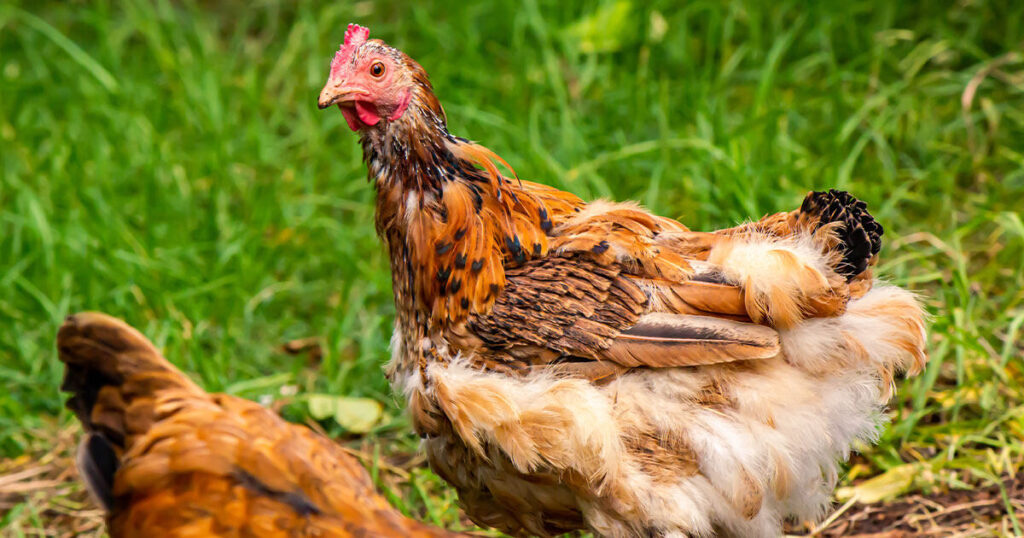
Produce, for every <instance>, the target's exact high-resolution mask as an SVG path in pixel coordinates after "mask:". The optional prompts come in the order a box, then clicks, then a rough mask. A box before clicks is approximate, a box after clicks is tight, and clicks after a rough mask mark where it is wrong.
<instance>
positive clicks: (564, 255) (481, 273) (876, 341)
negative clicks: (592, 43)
mask: <svg viewBox="0 0 1024 538" xmlns="http://www.w3.org/2000/svg"><path fill="white" fill-rule="evenodd" d="M368 37H369V31H368V30H367V29H365V28H362V27H359V26H356V25H350V26H349V27H348V31H347V32H346V34H345V41H344V44H343V45H342V46H341V49H340V50H339V51H338V53H337V54H336V55H335V57H334V60H333V62H332V63H331V69H330V75H329V77H328V80H327V83H326V85H325V86H324V88H323V90H322V92H321V94H320V98H319V105H320V107H321V108H326V107H329V106H331V105H335V104H336V105H338V107H339V108H340V109H341V111H342V113H343V114H344V116H345V119H346V121H347V123H348V125H349V127H350V128H351V129H352V130H353V131H357V132H358V134H359V139H360V143H361V144H362V147H363V156H364V160H365V161H366V164H367V167H368V169H369V177H370V181H371V182H372V183H373V185H374V187H375V188H376V191H377V206H376V226H377V231H378V233H379V234H380V236H381V237H382V239H383V240H384V242H385V243H386V246H387V249H388V251H389V253H390V257H391V269H392V281H393V289H394V294H395V304H396V307H397V316H396V320H395V334H394V338H393V358H392V361H391V363H390V364H389V366H388V375H389V377H390V379H391V381H392V383H393V384H394V386H395V387H396V388H397V389H398V390H400V391H401V392H402V394H404V395H405V396H406V397H407V398H408V402H409V409H410V412H411V415H412V420H413V424H414V426H415V428H416V429H417V431H418V432H419V433H420V434H421V436H422V437H423V439H424V440H423V446H424V448H425V450H426V453H427V455H428V458H429V461H430V463H431V465H432V467H433V469H434V470H435V471H436V472H437V473H438V474H439V475H441V476H442V477H443V478H445V479H446V480H447V481H449V482H450V483H451V484H453V485H454V486H455V487H456V488H457V489H458V491H459V494H460V501H461V503H462V505H463V506H464V508H465V510H466V512H467V514H468V515H469V516H470V517H471V518H473V520H474V521H476V522H477V523H479V524H481V525H488V526H493V527H497V528H499V529H502V530H504V531H507V532H510V533H516V534H538V535H550V534H555V533H559V532H562V531H568V530H573V529H579V528H588V529H590V530H593V531H594V532H596V533H597V534H600V535H605V536H708V535H737V536H777V535H778V534H779V533H780V532H781V530H780V528H781V522H782V520H783V519H784V518H786V517H798V518H807V519H812V518H816V517H820V515H821V514H822V512H823V510H824V509H825V508H826V507H827V505H828V503H829V498H830V495H831V492H832V489H833V487H834V484H835V481H836V475H837V467H836V465H837V461H838V460H840V459H842V458H845V457H846V456H847V455H848V454H849V453H850V450H851V447H852V446H853V444H854V443H855V442H858V441H860V442H870V441H872V440H873V439H875V438H876V436H877V431H878V428H879V427H880V425H881V424H882V422H883V415H882V413H881V412H882V410H883V408H884V405H885V402H886V401H888V399H889V397H890V396H891V385H892V383H893V379H894V376H895V375H896V374H897V373H899V372H904V371H908V370H909V371H911V372H916V371H919V370H920V368H921V366H922V365H923V364H924V361H925V354H924V350H923V347H924V322H923V315H922V310H921V308H920V306H919V305H918V303H917V301H916V299H915V298H914V297H913V296H912V295H911V294H910V293H908V292H906V291H904V290H902V289H899V288H896V287H894V286H891V285H886V284H883V283H880V282H877V281H875V280H874V279H873V277H872V274H871V269H870V267H871V265H872V264H873V261H874V260H875V258H876V255H877V253H878V251H879V248H880V246H881V233H882V229H881V227H880V226H879V225H878V224H877V223H876V222H875V221H874V219H873V218H872V217H871V216H870V214H868V212H867V210H866V206H865V205H864V203H863V202H860V201H858V200H856V199H854V198H853V197H851V196H850V195H848V194H846V193H841V192H836V191H829V192H815V193H811V194H809V195H808V196H807V198H806V199H805V201H804V204H803V206H802V207H801V208H800V209H798V210H796V211H792V212H788V213H778V214H775V215H770V216H767V217H765V218H763V219H761V220H760V221H758V222H755V223H750V224H747V225H743V226H739V227H736V228H730V229H727V230H720V231H717V232H712V233H701V232H693V231H690V230H689V229H687V228H686V227H685V226H683V225H682V224H680V223H679V222H677V221H675V220H671V219H667V218H663V217H658V216H655V215H652V214H651V213H649V212H647V211H646V210H644V209H643V208H641V207H639V206H638V205H636V204H634V203H614V202H609V201H595V202H590V203H587V202H584V201H582V200H580V199H579V198H577V197H576V196H574V195H572V194H570V193H567V192H562V191H559V190H556V189H554V188H551V187H547V186H544V185H540V184H537V183H531V182H528V181H523V180H520V179H519V178H518V177H517V176H516V175H515V173H514V172H512V170H511V168H510V167H509V166H508V165H507V164H506V163H505V162H504V161H503V160H502V159H500V158H499V157H498V156H497V155H495V154H494V153H493V152H491V151H490V150H488V149H486V148H484V147H482V146H480V145H477V144H475V143H473V142H470V141H468V140H466V139H464V138H460V137H458V136H455V135H453V134H451V133H449V132H448V129H447V126H446V118H445V114H444V110H443V109H442V108H441V105H440V103H439V102H438V99H437V97H435V95H434V92H433V88H432V86H431V84H430V82H429V81H428V79H427V75H426V73H425V72H424V70H423V68H422V67H420V65H419V64H417V63H416V62H415V61H413V60H412V59H411V58H409V57H408V56H406V55H405V54H404V53H402V52H401V51H399V50H396V49H394V48H392V47H390V46H388V45H387V44H385V43H384V42H382V41H380V40H369V39H368ZM499 167H502V168H504V169H505V172H504V173H503V172H502V170H501V169H500V168H499Z"/></svg>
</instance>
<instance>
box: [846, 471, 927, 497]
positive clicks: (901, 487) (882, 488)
mask: <svg viewBox="0 0 1024 538" xmlns="http://www.w3.org/2000/svg"><path fill="white" fill-rule="evenodd" d="M921 470H922V468H921V464H919V463H906V464H904V465H899V466H897V467H893V468H892V469H889V470H888V471H886V472H884V473H882V474H880V475H878V476H876V477H874V478H869V479H867V480H865V481H863V482H861V483H860V484H857V485H856V486H850V487H845V488H839V489H837V490H836V498H837V499H839V500H840V501H848V500H850V499H852V498H856V499H857V501H858V502H861V503H865V504H870V503H876V502H878V501H883V500H886V499H891V498H893V497H897V496H899V494H901V493H903V492H904V491H907V490H908V489H910V486H912V485H913V484H914V477H915V476H916V475H917V474H919V473H920V472H921Z"/></svg>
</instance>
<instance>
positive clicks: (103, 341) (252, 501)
mask: <svg viewBox="0 0 1024 538" xmlns="http://www.w3.org/2000/svg"><path fill="white" fill-rule="evenodd" d="M57 348H58V350H59V352H60V359H61V361H63V362H64V363H65V364H66V365H67V370H66V373H65V377H64V385H63V387H62V389H63V390H65V391H68V392H71V393H72V396H71V398H70V399H69V400H68V408H69V409H71V410H72V411H74V412H75V415H77V416H78V419H79V420H81V422H82V425H83V426H84V427H85V430H86V432H87V433H86V436H85V437H84V438H83V440H82V443H81V444H80V446H79V451H78V466H79V470H80V472H81V475H82V478H83V479H84V481H85V483H86V486H87V487H88V489H89V491H90V492H91V493H92V495H93V497H94V498H95V499H96V500H97V501H98V502H99V503H100V504H101V505H102V506H103V508H104V509H106V511H107V525H108V531H109V533H110V535H111V536H112V537H113V538H119V537H152V538H155V537H162V536H170V537H200V536H223V537H228V536H231V537H238V536H261V537H285V536H295V537H298V536H322V537H334V536H336V537H356V536H358V537H365V536H381V537H396V538H397V537H406V536H410V537H442V536H444V537H453V536H461V535H459V534H457V533H453V532H448V531H445V530H443V529H437V528H431V527H428V526H426V525H423V524H421V523H418V522H416V521H413V520H411V519H409V518H407V517H405V516H403V515H402V514H401V513H399V512H398V511H397V510H395V509H394V508H392V507H391V506H390V505H388V503H387V501H385V500H384V498H383V497H381V496H380V495H378V494H377V492H376V491H375V490H374V488H373V483H372V482H371V481H370V477H369V475H368V474H367V472H366V470H365V469H363V468H362V467H361V466H360V465H359V463H358V462H356V461H355V459H354V458H352V456H350V455H348V454H346V453H345V452H344V450H343V449H342V448H341V447H339V446H337V445H336V444H335V443H333V442H331V441H330V440H329V439H326V438H324V437H322V436H320V435H317V434H316V433H314V432H312V431H310V430H309V429H308V428H304V427H302V426H297V425H294V424H289V423H288V422H285V421H284V420H282V419H281V418H280V417H278V416H277V415H276V414H274V413H273V412H272V411H270V410H268V409H265V408H263V407H261V406H259V405H257V404H255V403H253V402H250V401H248V400H244V399H241V398H236V397H234V396H228V395H225V394H208V393H206V392H205V391H203V390H202V389H201V388H199V387H198V386H196V384H195V383H193V382H192V381H190V380H189V379H188V378H187V377H185V375H184V374H182V373H181V372H180V371H178V370H177V369H176V368H175V367H174V366H172V365H171V363H169V362H168V361H167V360H166V359H164V358H163V357H162V356H161V355H160V352H159V351H157V349H156V348H155V347H153V344H151V343H150V342H149V341H148V340H146V338H145V337H144V336H142V335H141V334H139V332H138V331H136V330H135V329H133V328H132V327H130V326H128V325H127V324H125V323H124V322H122V321H120V320H118V319H115V318H112V317H110V316H107V315H104V314H98V313H91V312H87V313H81V314H75V315H73V316H70V317H68V319H67V321H66V322H65V323H64V326H63V327H61V329H60V332H59V333H58V335H57Z"/></svg>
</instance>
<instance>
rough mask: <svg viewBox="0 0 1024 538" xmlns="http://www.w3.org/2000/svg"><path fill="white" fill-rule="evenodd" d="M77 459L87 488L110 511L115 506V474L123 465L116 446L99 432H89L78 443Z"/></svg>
mask: <svg viewBox="0 0 1024 538" xmlns="http://www.w3.org/2000/svg"><path fill="white" fill-rule="evenodd" d="M75 460H76V461H75V463H76V464H77V465H78V472H79V474H81V475H82V481H83V482H85V487H86V489H88V490H89V493H90V494H91V495H92V497H93V499H94V500H95V501H96V503H97V504H99V505H100V506H102V507H103V509H104V510H106V511H107V512H110V511H111V510H112V509H113V506H114V474H115V473H116V472H117V469H118V468H119V467H120V466H121V464H120V461H118V458H117V453H116V452H115V451H114V446H113V445H111V444H110V442H109V441H107V439H106V438H104V437H103V436H102V435H100V434H98V433H87V434H86V435H85V437H83V438H82V442H81V443H79V444H78V453H77V454H76V455H75Z"/></svg>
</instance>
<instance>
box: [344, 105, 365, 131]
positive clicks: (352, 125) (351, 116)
mask: <svg viewBox="0 0 1024 538" xmlns="http://www.w3.org/2000/svg"><path fill="white" fill-rule="evenodd" d="M338 108H340V109H341V115H342V116H345V122H346V123H348V128H349V129H352V130H353V131H358V130H359V128H360V127H362V126H363V125H362V123H360V122H359V116H357V115H356V111H355V110H353V109H352V107H350V106H342V105H341V103H339V104H338Z"/></svg>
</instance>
